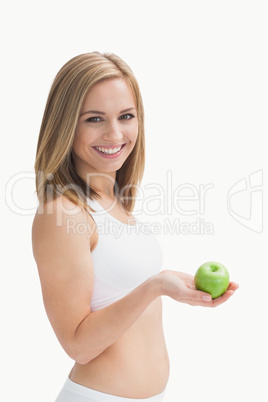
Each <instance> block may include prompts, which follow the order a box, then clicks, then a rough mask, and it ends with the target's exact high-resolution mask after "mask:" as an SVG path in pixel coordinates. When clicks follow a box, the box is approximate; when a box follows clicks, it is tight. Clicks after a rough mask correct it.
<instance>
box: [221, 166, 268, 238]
mask: <svg viewBox="0 0 268 402" xmlns="http://www.w3.org/2000/svg"><path fill="white" fill-rule="evenodd" d="M227 208H228V211H229V214H230V215H231V216H232V218H234V219H235V220H236V221H237V222H238V223H239V224H240V225H242V226H244V227H246V228H247V229H250V230H252V231H253V232H256V233H261V232H262V230H263V170H262V169H259V170H257V171H256V172H254V173H251V174H250V175H249V176H248V177H244V178H242V179H240V180H239V181H237V182H236V183H235V184H234V185H233V186H232V187H231V188H230V190H229V192H228V194H227Z"/></svg>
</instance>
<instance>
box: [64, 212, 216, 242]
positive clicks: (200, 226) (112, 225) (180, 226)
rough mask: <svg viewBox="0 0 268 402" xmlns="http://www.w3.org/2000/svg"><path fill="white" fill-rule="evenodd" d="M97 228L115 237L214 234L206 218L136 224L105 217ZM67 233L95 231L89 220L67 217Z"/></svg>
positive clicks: (90, 232)
mask: <svg viewBox="0 0 268 402" xmlns="http://www.w3.org/2000/svg"><path fill="white" fill-rule="evenodd" d="M96 229H97V232H98V234H99V235H100V236H101V235H107V234H109V235H110V236H112V237H113V238H114V239H118V238H120V236H121V235H123V234H125V235H129V234H131V235H132V234H134V233H135V234H136V235H150V234H153V235H155V236H159V235H176V236H177V235H186V236H187V235H213V234H214V226H213V224H212V223H211V222H207V221H205V219H204V218H196V219H195V220H194V221H191V222H186V221H182V220H181V219H179V218H175V219H173V220H171V219H170V218H165V219H164V220H163V222H141V221H138V220H136V223H135V224H127V223H123V222H120V221H116V220H114V219H113V220H111V219H109V218H107V217H105V218H104V219H103V220H101V221H99V222H97V224H96ZM67 233H68V234H70V233H72V234H75V235H86V236H87V237H88V238H90V236H91V235H92V233H93V229H92V226H91V225H90V224H89V222H79V223H77V222H76V220H75V219H72V218H69V219H67Z"/></svg>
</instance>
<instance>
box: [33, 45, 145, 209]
mask: <svg viewBox="0 0 268 402" xmlns="http://www.w3.org/2000/svg"><path fill="white" fill-rule="evenodd" d="M110 78H124V79H125V80H126V81H127V83H128V84H129V85H130V88H131V90H132V92H133V96H134V100H135V103H136V109H137V117H138V137H137V141H136V144H135V146H134V148H133V150H132V152H131V154H130V155H129V156H128V158H127V160H126V161H125V162H124V164H123V165H122V167H121V168H120V169H119V170H118V171H117V172H116V186H115V188H114V190H115V193H116V194H117V195H118V194H119V193H120V194H121V195H122V194H123V198H124V207H125V209H126V210H127V211H132V210H133V208H134V205H135V196H136V193H137V187H138V185H139V183H140V181H141V179H142V176H143V172H144V163H145V140H144V110H143V102H142V97H141V93H140V89H139V85H138V83H137V80H136V78H135V76H134V74H133V72H132V70H131V69H130V67H129V66H128V65H127V64H126V63H125V62H124V61H123V60H122V59H121V58H120V57H118V56H116V55H115V54H113V53H103V54H101V53H99V52H92V53H86V54H81V55H79V56H76V57H74V58H72V59H71V60H69V61H68V62H67V63H66V64H65V65H64V66H63V67H62V68H61V69H60V71H59V72H58V74H57V75H56V78H55V80H54V82H53V84H52V87H51V89H50V93H49V96H48V100H47V104H46V108H45V111H44V116H43V120H42V124H41V128H40V133H39V139H38V144H37V151H36V161H35V173H36V192H37V196H38V199H39V201H40V203H42V204H43V203H47V202H48V201H51V200H54V199H56V198H57V197H59V195H64V196H65V197H66V198H68V199H69V200H70V201H72V202H73V203H74V204H76V205H79V206H81V207H82V208H84V209H85V210H86V211H90V208H89V207H88V204H87V197H89V198H91V199H93V198H97V197H98V194H97V192H96V191H95V189H94V188H93V187H92V186H90V185H89V184H87V183H86V182H85V181H84V180H83V179H82V178H81V177H80V176H79V175H78V173H77V172H76V170H75V165H74V160H73V154H72V145H73V141H74V137H75V132H76V127H77V123H78V119H79V115H80V112H81V108H82V104H83V101H84V98H85V96H86V94H87V92H88V91H89V89H90V88H91V87H92V86H93V85H94V84H96V83H98V82H100V81H103V80H106V79H110Z"/></svg>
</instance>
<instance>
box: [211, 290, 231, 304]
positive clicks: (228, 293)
mask: <svg viewBox="0 0 268 402" xmlns="http://www.w3.org/2000/svg"><path fill="white" fill-rule="evenodd" d="M233 294H234V291H233V290H229V289H228V290H226V292H225V293H224V294H223V295H222V296H220V297H217V298H216V299H214V300H212V307H217V306H219V305H220V304H222V303H225V302H226V301H227V300H228V299H230V297H231V296H232V295H233Z"/></svg>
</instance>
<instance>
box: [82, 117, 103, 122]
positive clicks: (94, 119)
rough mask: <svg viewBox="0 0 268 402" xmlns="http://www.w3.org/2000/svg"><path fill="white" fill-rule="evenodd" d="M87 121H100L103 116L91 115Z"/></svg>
mask: <svg viewBox="0 0 268 402" xmlns="http://www.w3.org/2000/svg"><path fill="white" fill-rule="evenodd" d="M86 121H87V122H88V123H99V122H100V121H101V118H100V117H97V116H94V117H89V118H88V119H87V120H86Z"/></svg>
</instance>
